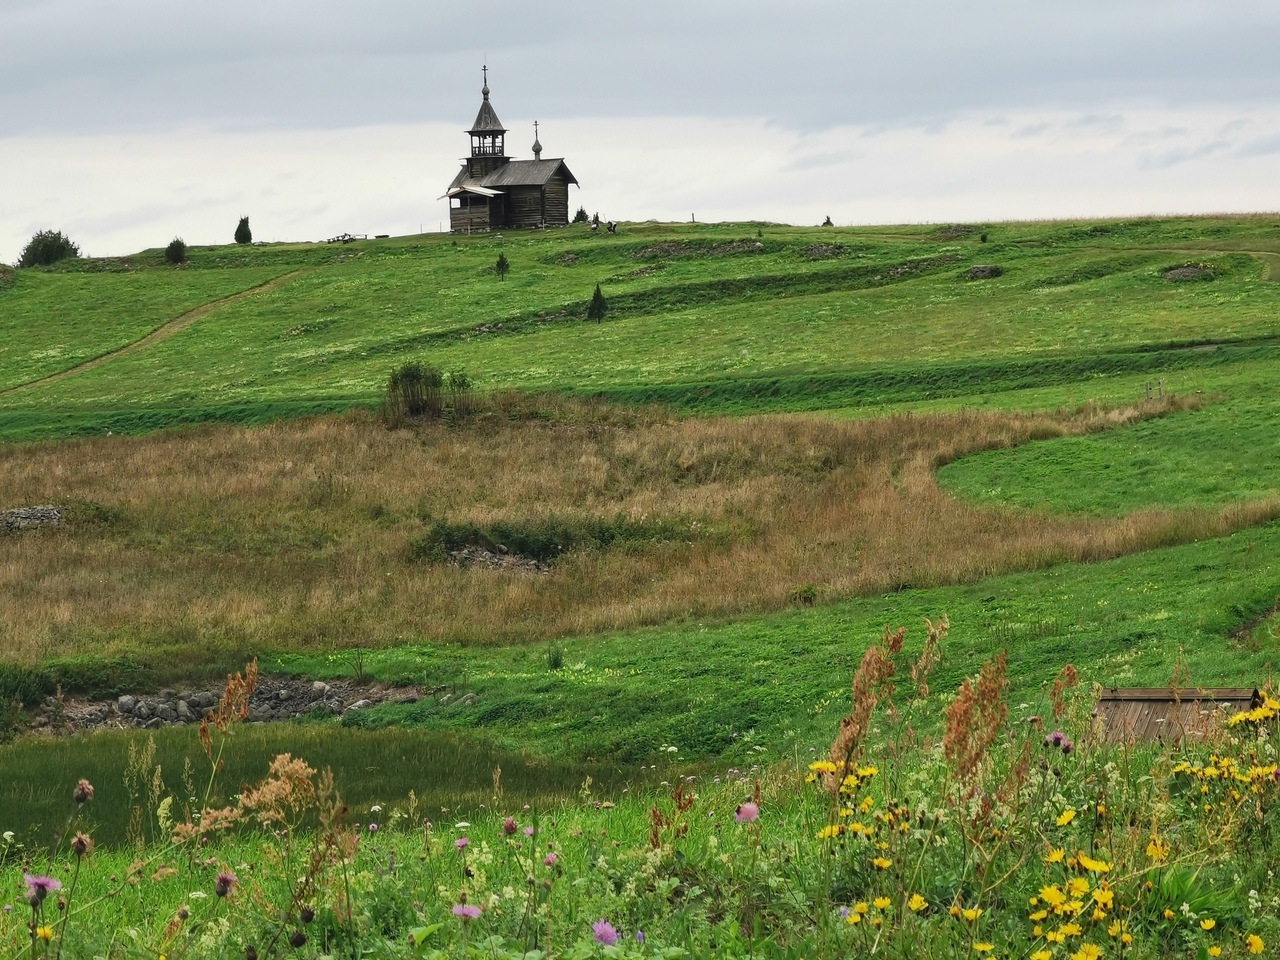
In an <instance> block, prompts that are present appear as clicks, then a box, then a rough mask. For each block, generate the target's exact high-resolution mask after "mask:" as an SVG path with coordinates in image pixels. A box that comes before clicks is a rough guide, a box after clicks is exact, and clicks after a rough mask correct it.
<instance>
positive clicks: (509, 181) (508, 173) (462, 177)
mask: <svg viewBox="0 0 1280 960" xmlns="http://www.w3.org/2000/svg"><path fill="white" fill-rule="evenodd" d="M561 168H563V169H564V175H565V180H566V181H567V182H569V183H577V182H578V178H577V177H575V176H574V175H573V173H572V172H571V171H570V170H569V168H568V166H566V165H565V162H564V160H563V159H556V160H509V161H507V162H506V163H504V164H503V165H502V166H500V167H499V168H498V169H497V170H494V171H493V172H492V173H490V174H488V175H487V176H485V177H483V178H482V179H479V180H476V179H474V178H472V177H468V176H467V168H466V167H463V168H462V169H461V170H459V171H458V175H457V176H456V177H454V178H453V183H451V184H449V189H448V190H446V191H445V196H446V197H456V196H457V195H458V194H459V193H478V194H480V195H481V196H484V197H492V196H495V195H496V194H497V192H498V191H500V190H501V189H502V188H503V187H544V186H546V185H547V183H549V182H550V180H551V178H552V177H554V176H555V175H556V173H557V172H558V171H559V170H560V169H561Z"/></svg>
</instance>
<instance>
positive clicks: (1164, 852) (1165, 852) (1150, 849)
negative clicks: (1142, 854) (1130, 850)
mask: <svg viewBox="0 0 1280 960" xmlns="http://www.w3.org/2000/svg"><path fill="white" fill-rule="evenodd" d="M1147 856H1148V857H1150V858H1151V859H1152V860H1154V861H1155V862H1156V863H1159V862H1160V861H1162V860H1165V859H1168V856H1169V847H1168V846H1167V845H1166V844H1165V842H1164V841H1163V840H1161V839H1160V838H1159V837H1152V838H1151V842H1150V843H1148V844H1147Z"/></svg>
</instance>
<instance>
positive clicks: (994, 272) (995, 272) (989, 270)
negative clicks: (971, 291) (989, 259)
mask: <svg viewBox="0 0 1280 960" xmlns="http://www.w3.org/2000/svg"><path fill="white" fill-rule="evenodd" d="M965 276H966V277H968V278H969V279H970V280H994V279H995V278H996V277H1003V276H1004V267H997V266H996V265H995V264H993V263H979V264H975V265H974V266H972V267H970V268H969V270H968V272H967V273H966V274H965Z"/></svg>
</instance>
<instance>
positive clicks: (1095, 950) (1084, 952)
mask: <svg viewBox="0 0 1280 960" xmlns="http://www.w3.org/2000/svg"><path fill="white" fill-rule="evenodd" d="M1101 956H1102V948H1101V947H1100V946H1098V945H1097V944H1096V943H1082V944H1080V949H1079V950H1077V951H1076V952H1075V953H1073V954H1072V955H1071V960H1098V958H1099V957H1101Z"/></svg>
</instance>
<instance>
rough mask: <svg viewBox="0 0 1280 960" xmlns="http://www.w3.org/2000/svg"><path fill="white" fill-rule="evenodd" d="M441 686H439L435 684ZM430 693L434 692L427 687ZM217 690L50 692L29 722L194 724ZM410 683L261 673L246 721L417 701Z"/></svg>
mask: <svg viewBox="0 0 1280 960" xmlns="http://www.w3.org/2000/svg"><path fill="white" fill-rule="evenodd" d="M441 689H443V688H441ZM430 692H431V693H436V692H439V691H430ZM221 696H222V691H221V690H218V691H216V692H215V691H213V690H182V691H178V690H161V691H160V692H159V693H156V694H131V693H130V694H124V695H122V696H120V697H117V698H116V699H115V700H111V701H105V702H104V701H83V700H70V701H67V702H61V701H58V700H56V699H54V698H52V697H50V698H48V699H47V700H46V701H45V704H44V708H43V709H42V710H41V711H39V713H38V714H37V715H36V716H35V717H34V718H33V726H35V727H36V728H39V729H44V730H47V731H50V732H68V733H69V732H76V731H80V730H91V729H95V728H101V727H141V728H143V729H146V730H157V729H159V728H160V727H167V726H175V725H182V724H190V723H199V722H200V721H201V720H202V719H203V718H204V717H205V716H206V715H208V714H209V713H211V712H212V711H213V710H214V709H215V708H216V707H217V705H218V702H219V699H220V698H221ZM422 696H423V692H422V691H421V690H419V689H418V688H416V687H389V686H386V685H385V684H381V683H360V682H357V681H355V680H334V681H332V682H331V683H326V682H324V681H322V680H314V681H313V680H307V679H306V678H303V677H277V676H267V677H261V676H260V677H259V678H258V686H257V688H256V689H255V690H254V692H253V696H252V697H251V698H250V699H249V716H248V717H247V718H246V719H247V720H248V721H249V722H250V723H270V722H273V721H279V720H292V719H294V718H295V717H300V716H304V715H307V714H311V713H313V712H315V711H321V712H323V713H327V714H330V715H333V716H337V715H340V714H343V713H350V712H353V711H356V710H367V709H368V708H369V707H374V706H378V705H380V704H383V703H417V702H418V700H420V699H421V698H422Z"/></svg>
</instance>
